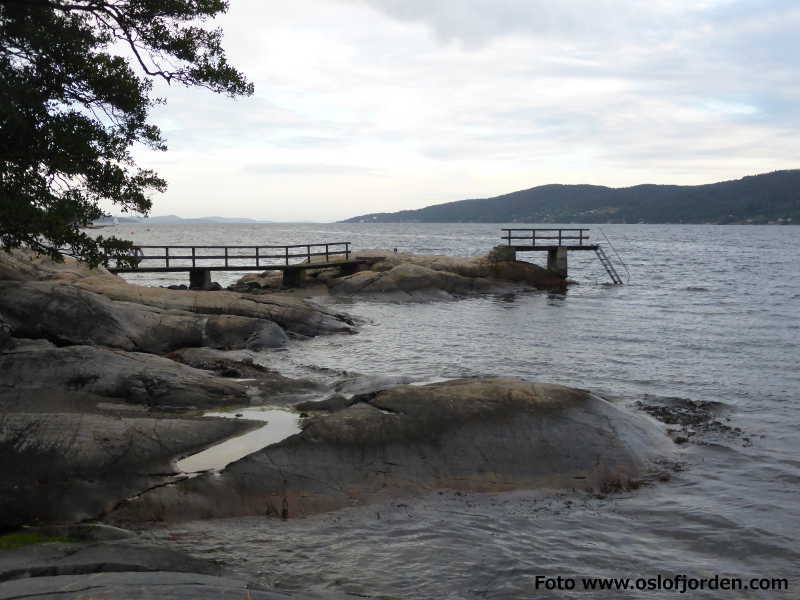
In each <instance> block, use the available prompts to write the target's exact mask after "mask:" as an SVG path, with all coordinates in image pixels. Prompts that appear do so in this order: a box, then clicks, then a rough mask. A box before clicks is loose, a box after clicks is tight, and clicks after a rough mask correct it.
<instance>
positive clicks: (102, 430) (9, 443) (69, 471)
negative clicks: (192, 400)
mask: <svg viewBox="0 0 800 600" xmlns="http://www.w3.org/2000/svg"><path fill="white" fill-rule="evenodd" d="M97 399H98V397H96V396H91V395H89V394H82V393H79V392H72V393H68V394H65V395H63V396H61V397H58V395H55V394H51V393H47V392H42V391H37V390H33V391H30V390H29V391H24V390H23V391H15V392H11V393H7V394H5V395H2V396H0V481H2V482H3V485H2V486H0V529H3V528H8V527H16V526H19V525H21V524H24V523H32V522H38V523H53V522H56V521H57V522H67V523H69V522H75V521H81V520H85V519H90V518H97V517H98V516H99V515H102V514H103V513H105V512H106V511H108V510H110V509H111V508H113V506H114V505H116V504H117V503H118V502H120V501H121V500H124V499H125V498H127V497H129V496H131V495H135V494H137V493H139V492H141V491H143V490H146V489H149V488H151V487H153V486H157V485H162V484H165V483H169V482H170V481H174V480H176V479H177V478H179V477H182V475H178V474H176V473H175V467H174V461H175V460H177V459H179V458H181V457H183V456H186V455H189V454H193V453H194V452H198V451H200V450H203V449H204V448H206V447H208V446H209V445H212V444H214V443H217V442H220V441H222V440H224V439H226V438H229V437H232V436H235V435H239V434H241V433H244V432H246V431H250V430H252V429H254V428H256V427H259V426H260V425H261V424H260V423H257V422H252V421H242V420H235V419H212V418H201V417H194V418H171V417H166V416H159V417H152V416H142V415H140V414H136V413H132V414H126V413H124V412H118V411H101V410H97V409H94V411H93V407H92V404H93V403H95V404H96V402H97ZM84 533H85V535H90V532H88V531H87V532H84ZM94 533H95V534H98V535H99V534H101V533H102V532H94ZM105 533H109V532H105Z"/></svg>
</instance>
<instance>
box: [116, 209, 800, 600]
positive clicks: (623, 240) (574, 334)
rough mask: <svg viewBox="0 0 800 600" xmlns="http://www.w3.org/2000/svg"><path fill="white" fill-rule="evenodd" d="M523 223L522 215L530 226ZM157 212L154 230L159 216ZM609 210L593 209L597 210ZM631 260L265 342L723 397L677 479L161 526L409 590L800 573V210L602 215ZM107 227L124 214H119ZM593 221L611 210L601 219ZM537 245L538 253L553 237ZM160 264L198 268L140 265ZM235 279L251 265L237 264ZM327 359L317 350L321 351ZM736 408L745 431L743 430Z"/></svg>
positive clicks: (233, 557)
mask: <svg viewBox="0 0 800 600" xmlns="http://www.w3.org/2000/svg"><path fill="white" fill-rule="evenodd" d="M515 226H517V227H519V226H521V225H515ZM500 227H502V225H478V224H386V225H357V224H348V225H344V224H342V225H338V224H331V225H309V224H303V225H277V224H274V225H273V224H268V225H249V224H248V225H223V226H219V225H207V226H206V225H200V226H198V225H192V226H190V227H186V226H155V225H149V226H144V225H132V226H131V225H125V226H120V228H119V229H120V231H119V232H117V233H118V234H119V233H122V234H128V232H129V231H131V230H133V231H134V235H133V237H134V239H135V240H136V241H137V242H138V243H140V244H146V243H165V242H172V243H191V242H197V243H226V242H227V243H232V244H233V243H236V244H246V243H263V244H281V243H305V242H311V241H331V242H333V241H343V240H349V241H352V242H353V245H354V247H355V248H357V249H358V248H376V247H378V248H380V247H383V248H394V247H397V248H398V249H399V250H401V251H409V252H433V253H443V254H452V255H463V256H470V255H477V254H483V253H485V252H486V251H487V250H488V249H489V248H491V246H492V245H494V244H495V243H496V242H498V241H499V235H500V232H499V228H500ZM148 229H149V230H148ZM595 229H597V227H596V226H595ZM603 229H604V230H605V232H606V233H607V234H608V236H609V238H610V239H611V241H612V242H613V243H614V245H615V246H616V248H617V249H618V250H619V251H620V253H621V254H622V256H623V257H624V258H625V260H626V262H627V263H628V266H629V268H630V271H631V279H630V282H629V284H628V285H626V286H622V287H612V286H607V285H605V282H606V280H607V276H606V274H605V272H604V271H603V270H602V267H601V266H600V264H599V263H598V262H597V260H596V258H595V257H594V255H593V254H591V253H583V254H580V253H573V254H570V257H569V260H570V276H571V277H572V278H573V279H575V280H577V281H578V282H579V285H577V286H573V287H571V288H570V289H569V290H568V291H567V292H566V293H548V292H531V293H524V294H512V295H502V296H485V297H473V298H467V299H464V300H458V301H450V302H436V303H428V304H396V303H379V302H361V301H359V300H358V299H354V300H351V301H349V300H346V299H342V300H339V301H337V303H336V304H335V305H334V306H335V307H336V308H337V309H341V310H344V311H347V312H349V313H351V314H354V315H355V316H357V317H359V318H361V319H363V320H364V321H365V325H364V326H363V327H362V329H361V333H359V334H358V335H356V336H346V335H341V336H327V337H320V338H315V339H312V340H306V341H302V342H293V343H292V344H291V345H290V347H289V349H288V351H287V352H282V353H275V354H265V355H263V361H264V363H265V364H269V365H271V366H273V367H275V368H277V369H279V370H281V371H282V372H284V373H286V374H289V375H291V374H303V373H305V374H310V375H312V376H315V377H329V378H330V379H331V380H333V379H335V373H336V372H341V371H347V372H349V373H357V372H360V373H365V374H368V375H380V376H394V377H402V378H410V379H412V380H414V381H424V380H436V379H440V378H453V377H463V376H490V375H508V376H515V377H524V378H526V379H532V380H540V381H547V382H553V383H561V384H565V385H572V386H577V387H581V388H586V389H590V390H592V391H594V392H596V393H598V394H600V395H602V396H604V397H610V398H612V399H613V400H614V401H615V402H617V403H619V404H621V405H624V406H626V407H629V408H630V409H631V410H635V408H634V406H635V404H636V402H637V401H642V402H644V403H647V402H650V401H660V399H663V398H666V397H679V398H682V399H685V400H686V401H690V402H696V401H701V402H714V403H719V404H720V406H721V408H723V409H724V410H721V411H720V413H719V417H718V418H719V420H720V423H722V424H724V425H725V427H727V429H726V428H722V427H720V428H717V429H714V430H708V431H698V432H697V433H696V434H695V435H694V436H692V437H690V438H689V441H688V442H687V443H685V444H683V445H682V455H681V459H682V462H683V470H681V471H678V472H675V473H673V475H672V478H671V480H670V481H666V482H659V483H656V484H654V485H651V486H648V487H644V488H640V489H638V490H634V491H631V492H626V493H622V494H612V495H609V496H608V497H605V498H595V497H592V496H588V495H584V494H573V493H564V492H550V493H548V492H541V491H540V492H525V491H520V492H516V493H513V494H492V495H462V496H459V495H455V494H453V493H450V492H448V493H444V494H441V495H439V494H435V493H434V494H432V495H430V496H428V497H425V498H421V499H415V500H413V501H410V500H400V501H398V502H395V503H389V504H384V505H378V506H370V507H363V508H354V509H348V510H346V511H339V512H337V513H332V514H328V515H321V516H318V517H315V518H311V519H304V520H298V521H286V522H284V521H279V520H267V519H262V518H259V517H251V518H246V519H224V520H216V521H206V522H198V523H190V524H186V525H180V526H176V527H172V528H166V529H163V530H154V531H152V532H149V533H147V534H146V536H148V537H150V538H153V539H158V540H161V541H163V542H164V543H169V544H171V545H177V546H179V547H181V548H184V549H187V550H189V551H190V552H192V553H194V554H196V555H199V556H206V557H209V558H214V559H217V560H220V561H222V562H224V563H225V564H226V565H228V566H229V567H231V568H233V569H235V570H236V571H238V572H239V573H241V574H243V575H245V576H248V577H252V578H255V579H256V580H257V581H259V582H261V583H262V584H264V585H269V586H274V587H277V588H279V589H285V590H292V591H299V590H308V591H317V592H320V591H324V592H338V593H346V594H356V595H367V596H377V597H391V598H493V599H494V598H497V599H500V598H509V599H512V598H513V599H517V598H549V597H553V598H586V597H607V598H641V597H647V598H673V597H675V596H676V593H675V592H644V593H640V592H627V593H626V592H617V591H615V592H608V593H607V595H606V596H603V595H602V594H599V593H597V594H591V593H587V592H585V591H583V590H582V589H577V590H575V591H572V592H569V591H561V592H547V593H545V592H542V591H536V590H535V589H534V587H533V586H534V578H535V576H536V575H537V574H541V575H548V576H556V575H562V576H573V575H577V576H586V575H607V576H612V577H632V578H635V577H655V576H656V575H658V574H665V575H666V574H672V575H674V574H686V575H689V576H694V577H711V576H713V575H714V574H717V573H719V574H728V575H736V576H742V577H745V576H748V577H749V576H759V577H787V578H789V579H790V585H791V587H790V592H789V594H785V595H782V594H778V593H771V592H742V593H739V594H738V595H736V594H734V593H732V592H729V591H716V592H708V591H706V592H695V593H693V594H692V595H691V597H693V598H720V599H721V598H731V597H742V598H767V597H773V596H774V597H794V596H796V595H797V593H798V590H800V580H798V579H797V564H798V560H800V550H799V549H798V548H799V546H798V533H797V532H798V531H800V502H798V501H797V497H798V492H800V458H798V450H797V449H798V448H800V427H798V425H800V403H798V397H800V369H798V366H799V365H800V229H799V228H797V227H769V226H752V227H747V226H726V227H721V226H678V225H671V226H656V225H608V226H603ZM104 233H107V231H105V232H104ZM592 233H593V234H594V233H596V232H595V231H593V232H592ZM530 259H531V260H533V261H535V262H539V263H541V261H542V257H540V256H532V257H530ZM137 277H138V278H139V279H140V280H141V281H142V282H145V283H149V284H157V285H164V284H167V283H183V276H182V275H180V274H179V275H172V276H171V278H172V279H170V280H168V279H165V278H163V276H158V278H150V279H148V278H146V277H145V276H144V275H142V276H137ZM224 277H225V278H227V280H224V279H222V276H221V277H220V281H221V283H223V284H226V283H230V282H231V281H233V280H235V279H236V277H237V276H236V275H230V274H227V275H225V276H224ZM320 367H322V368H324V369H330V370H331V371H320V370H319V368H320ZM736 428H739V429H740V430H741V432H737V431H736Z"/></svg>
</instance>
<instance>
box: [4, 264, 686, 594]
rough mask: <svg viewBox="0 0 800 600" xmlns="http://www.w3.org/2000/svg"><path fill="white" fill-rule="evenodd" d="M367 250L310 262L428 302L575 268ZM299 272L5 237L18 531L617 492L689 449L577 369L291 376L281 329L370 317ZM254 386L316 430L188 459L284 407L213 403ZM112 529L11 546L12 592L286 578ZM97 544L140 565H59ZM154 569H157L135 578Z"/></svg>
mask: <svg viewBox="0 0 800 600" xmlns="http://www.w3.org/2000/svg"><path fill="white" fill-rule="evenodd" d="M364 256H371V257H372V258H373V260H371V261H370V263H369V265H368V266H367V267H366V268H365V269H364V270H362V271H360V272H357V273H354V274H339V273H337V272H336V271H335V270H330V269H319V270H315V269H310V270H309V272H308V275H307V285H309V286H310V287H311V288H314V289H316V288H319V289H324V291H325V293H328V294H332V295H337V296H338V295H341V296H353V295H357V296H359V297H365V298H367V297H377V298H381V299H390V300H396V301H408V300H411V301H420V300H430V299H449V298H455V297H459V296H461V295H466V294H471V293H477V292H486V291H502V290H507V289H516V288H518V287H519V286H524V287H550V286H563V285H564V284H565V282H564V281H563V280H562V279H560V278H558V276H556V275H554V274H552V273H550V272H548V271H546V270H545V269H541V268H539V267H536V266H535V265H530V264H528V263H517V262H511V261H507V260H504V259H503V256H502V255H501V254H495V253H492V254H490V255H488V256H485V257H479V258H473V259H460V258H451V257H441V256H424V257H421V256H418V255H408V254H402V253H394V252H391V253H387V252H383V253H379V252H377V251H374V252H372V251H370V252H366V253H364ZM315 286H316V288H315ZM277 287H279V284H276V278H275V276H274V274H271V273H264V274H261V275H255V276H252V275H250V276H246V277H244V278H242V280H241V281H240V282H239V283H238V284H236V285H235V286H234V289H233V290H228V291H215V292H203V291H192V290H170V289H162V288H147V287H141V286H136V285H132V284H128V283H126V282H125V281H124V280H123V279H121V278H119V277H117V276H115V275H112V274H111V273H109V272H107V271H105V270H104V269H102V268H100V269H95V270H90V269H88V268H86V267H85V266H84V265H82V264H80V263H77V262H75V261H72V260H70V259H67V260H66V261H65V262H64V263H53V262H51V261H49V260H47V259H43V258H41V257H38V256H36V255H34V254H31V253H28V252H23V251H18V252H15V253H13V254H8V253H0V465H2V467H0V468H1V469H2V473H0V475H2V477H3V480H4V482H5V485H4V486H3V488H2V490H0V530H5V531H11V530H14V529H15V528H18V527H21V526H25V525H29V524H31V523H40V524H42V523H45V524H46V523H61V524H69V523H78V522H82V521H87V520H97V519H101V520H104V521H106V522H111V523H116V524H123V525H126V526H134V527H145V526H148V524H150V523H152V522H154V521H162V522H163V521H175V520H183V519H202V518H210V517H220V516H232V515H267V516H273V517H279V518H295V517H303V516H307V515H311V514H315V513H319V512H324V511H331V510H336V509H339V508H342V507H346V506H351V505H358V504H366V503H370V502H374V501H380V500H384V499H386V498H396V497H408V496H413V495H415V494H420V493H426V492H429V491H432V490H441V489H451V490H461V491H468V492H483V491H505V490H513V489H530V488H556V489H564V490H584V491H589V492H591V493H595V494H607V493H611V492H614V491H616V490H621V489H630V488H635V487H638V486H640V485H642V483H644V482H646V481H648V480H650V479H652V478H655V477H659V476H661V475H660V471H661V468H660V467H659V464H660V463H661V462H662V461H665V460H669V459H670V458H671V456H672V454H673V452H674V446H673V443H672V441H671V440H670V438H669V437H668V436H667V435H666V434H665V432H664V429H663V427H661V426H660V425H658V424H657V423H656V422H655V421H652V420H651V419H649V417H647V416H645V415H642V414H632V413H630V412H627V411H625V410H623V409H621V408H619V407H617V406H615V405H613V404H611V403H609V402H607V401H606V400H604V399H602V398H598V397H596V396H594V395H592V394H591V393H589V392H586V391H583V390H578V389H573V388H566V387H562V386H557V385H547V384H540V383H533V382H527V381H521V380H516V379H465V380H454V381H447V382H442V383H436V384H429V385H424V386H423V385H401V384H403V383H408V382H405V381H394V380H390V379H387V378H380V377H377V378H372V379H361V380H357V381H352V380H347V379H345V378H342V379H341V380H340V381H338V382H337V383H336V384H334V385H330V384H323V383H320V382H319V381H316V380H312V379H297V378H291V377H287V376H285V375H283V374H282V373H281V372H280V371H281V368H280V349H281V348H283V347H285V346H286V345H287V344H290V343H293V341H292V340H295V339H303V338H307V337H310V336H317V335H327V334H353V333H356V332H357V323H356V322H355V321H354V320H353V319H352V318H350V317H349V316H347V315H345V314H342V313H340V312H337V311H335V310H331V309H330V308H327V307H325V306H322V305H320V304H316V303H314V302H312V301H310V300H308V299H305V298H303V297H301V295H298V294H287V293H281V292H280V291H278V290H277V289H276V288H277ZM306 295H309V294H306ZM333 392H338V394H336V395H331V394H332V393H333ZM310 394H313V395H315V401H308V398H309V395H310ZM325 398H327V399H326V400H324V401H322V402H319V400H323V399H325ZM249 405H272V406H275V405H280V406H289V407H291V406H295V410H296V411H297V414H298V418H299V417H302V421H301V431H300V433H298V434H295V435H292V436H290V437H288V438H286V439H284V440H283V441H281V442H279V443H276V444H272V445H269V446H267V447H265V448H263V449H261V450H259V451H257V452H255V453H252V454H250V455H248V456H245V457H244V458H241V459H239V460H236V461H235V462H233V463H231V464H229V465H228V466H227V467H226V468H224V470H222V471H221V472H217V473H181V472H179V471H178V469H177V468H176V463H177V461H178V460H179V459H180V458H183V457H186V456H189V455H192V454H194V453H196V452H199V451H200V450H203V449H206V448H209V447H213V446H215V445H216V444H218V443H220V442H221V441H223V440H226V439H229V438H231V437H233V436H237V435H241V434H243V433H245V432H248V431H252V430H255V429H257V428H260V427H262V426H263V423H260V422H254V421H247V420H244V419H233V418H211V417H203V416H201V415H202V412H203V411H205V410H208V409H220V408H225V407H242V406H249ZM65 543H66V542H65ZM70 543H71V542H70ZM97 543H98V544H106V545H110V546H113V547H109V548H106V549H102V550H83V549H81V547H78V548H77V549H75V548H72V547H67V546H56V545H54V546H51V545H47V546H45V547H42V548H39V549H26V550H16V551H5V550H0V599H2V598H11V597H17V596H19V595H20V594H23V593H27V594H35V595H37V597H38V595H41V596H42V597H47V595H48V593H50V591H52V590H55V589H56V588H58V589H60V590H64V591H65V592H69V593H73V592H74V595H77V594H78V593H79V592H80V591H81V590H83V589H84V586H90V587H91V586H95V585H97V588H96V590H97V597H118V596H115V594H119V590H120V589H122V588H121V587H120V586H126V585H129V586H134V588H136V586H140V587H138V588H136V589H140V590H141V594H140V597H151V596H152V597H155V592H154V591H153V590H155V589H156V588H157V586H162V587H158V588H157V589H160V590H161V593H164V594H168V595H167V596H159V597H175V598H182V597H187V598H188V597H206V596H208V597H219V596H217V595H216V594H219V593H222V592H221V591H220V590H234V591H235V593H240V592H243V591H247V594H249V595H248V596H245V597H252V598H280V597H282V596H280V595H278V594H273V593H272V592H268V591H264V590H252V591H251V590H248V589H247V586H246V584H245V583H242V582H238V581H229V580H226V579H225V578H224V577H223V578H221V579H220V578H219V575H220V573H216V572H215V573H210V572H207V571H206V570H204V569H205V567H202V568H201V567H199V566H198V565H197V564H195V563H192V562H191V560H190V559H188V558H187V559H186V560H187V561H188V562H186V563H185V564H189V563H191V565H190V566H188V567H186V569H184V568H183V567H181V568H172V567H170V568H164V569H160V567H161V566H164V565H170V564H173V563H170V562H169V560H167V558H164V560H163V561H161V559H155V558H154V559H153V561H151V563H148V564H149V565H150V566H146V565H145V566H143V564H142V562H141V560H140V558H141V557H139V558H136V555H135V553H134V551H132V550H127V549H125V548H126V547H125V545H124V542H120V541H114V542H108V541H107V540H103V541H97ZM20 552H21V554H20ZM92 552H96V553H99V554H102V553H106V552H107V553H109V556H118V557H119V561H118V563H114V561H111V562H110V563H108V564H112V563H113V564H119V565H122V567H120V569H117V570H114V569H111V571H114V572H113V573H109V572H108V571H109V569H107V568H105V567H103V568H102V569H101V568H100V567H97V566H96V565H95V566H94V567H80V568H79V567H74V568H72V567H70V568H64V569H61V568H59V567H57V565H58V564H61V562H62V561H65V560H66V562H67V563H69V564H72V563H71V562H70V560H73V559H70V558H69V557H74V556H82V555H85V556H89V555H90V554H91V553H92ZM37 553H38V554H37ZM99 554H98V555H99ZM153 556H155V555H153ZM15 557H16V558H15ZM37 557H38V558H37ZM4 560H5V561H6V562H5V563H4V562H3V561H4ZM37 560H38V561H39V562H40V563H41V564H42V565H49V566H42V569H41V570H39V571H36V572H35V573H34V572H28V574H27V575H25V574H22V575H21V574H20V573H21V572H20V571H18V570H17V571H15V570H14V569H13V568H11V567H8V566H7V565H8V564H11V563H13V564H16V565H19V564H22V563H26V562H27V563H31V564H33V563H35V562H36V561H37ZM170 560H172V559H170ZM181 560H182V559H181ZM181 560H179V559H178V558H175V561H177V563H181ZM9 561H10V563H9ZM15 561H16V562H15ZM73 562H74V561H73ZM177 563H175V564H177ZM37 564H38V563H37ZM85 564H88V565H94V564H95V563H93V562H92V561H91V560H88V559H87V561H86V562H85ZM104 564H106V563H104ZM181 564H184V563H181ZM15 568H16V567H15ZM142 572H147V573H149V574H148V575H146V576H145V575H141V574H136V575H134V573H142ZM164 572H168V573H167V574H164ZM187 572H189V573H191V577H190V578H194V579H193V581H194V582H195V583H193V584H191V585H193V586H199V587H196V589H193V591H192V592H191V593H190V592H187V591H186V590H187V588H184V587H182V586H184V585H185V584H186V581H188V579H187V577H189V576H187V575H186V573H187ZM9 573H10V574H9ZM15 573H16V574H15ZM98 574H102V577H100V578H97V577H95V578H92V577H94V575H98ZM222 575H224V574H222ZM65 577H68V578H70V579H64V578H65ZM26 579H27V580H26ZM184 580H186V581H184ZM98 582H99V583H98ZM147 586H156V587H147ZM203 586H205V587H203ZM134 588H127V589H134ZM86 589H89V588H86ZM91 589H95V588H94V587H91ZM148 590H149V591H148ZM194 592H197V595H192V594H193V593H194ZM225 593H228V592H227V591H226V592H225ZM169 594H172V595H169ZM59 597H63V596H59ZM67 597H69V596H67ZM76 597H77V596H76ZM225 597H227V596H225ZM231 597H241V596H235V595H232V596H231Z"/></svg>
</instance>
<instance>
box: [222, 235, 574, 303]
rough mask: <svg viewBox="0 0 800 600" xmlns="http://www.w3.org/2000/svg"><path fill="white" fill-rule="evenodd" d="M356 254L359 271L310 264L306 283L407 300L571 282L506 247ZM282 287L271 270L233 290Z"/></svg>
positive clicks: (320, 289)
mask: <svg viewBox="0 0 800 600" xmlns="http://www.w3.org/2000/svg"><path fill="white" fill-rule="evenodd" d="M352 256H353V258H354V259H362V260H364V261H365V264H364V265H363V266H362V268H361V269H360V270H359V271H358V272H356V273H352V274H341V273H339V272H338V271H337V270H335V269H319V270H315V269H308V270H307V271H305V273H304V279H303V281H302V283H303V285H304V286H306V287H309V288H312V289H313V291H314V293H316V294H330V295H333V296H357V297H359V298H362V299H364V298H375V299H380V300H383V301H386V300H390V301H397V302H407V301H431V300H445V299H452V298H457V297H460V296H466V295H469V294H476V293H502V292H508V291H511V290H517V289H524V288H528V289H531V288H534V289H543V288H544V289H553V288H555V289H559V288H564V287H565V286H566V285H567V284H568V283H570V282H569V281H567V280H565V279H564V278H563V277H561V276H559V275H557V274H556V273H553V272H551V271H548V270H547V269H544V268H542V267H540V266H538V265H535V264H532V263H528V262H524V261H517V260H509V255H508V253H507V252H506V251H505V248H504V247H502V246H499V247H497V248H495V249H494V250H492V251H491V252H489V253H488V254H486V255H485V256H475V257H471V258H464V257H454V256H442V255H437V254H410V253H406V252H390V251H386V250H361V251H358V252H354V253H353V255H352ZM281 286H282V280H281V275H280V273H278V272H275V271H265V272H263V273H260V274H250V275H245V276H244V277H242V278H241V279H240V280H239V281H238V282H237V283H236V284H234V285H233V286H232V289H234V290H238V291H246V292H249V293H255V294H259V293H264V292H269V291H274V290H278V289H280V288H281Z"/></svg>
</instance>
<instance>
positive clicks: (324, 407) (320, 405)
mask: <svg viewBox="0 0 800 600" xmlns="http://www.w3.org/2000/svg"><path fill="white" fill-rule="evenodd" d="M353 402H355V400H354V399H352V398H347V397H346V396H342V395H341V394H334V395H333V396H330V397H329V398H326V399H325V400H318V401H317V400H309V401H306V402H300V403H298V404H295V405H294V406H293V408H294V409H295V410H302V411H308V412H317V411H322V412H336V411H337V410H342V409H343V408H347V407H348V406H350V405H351V404H353Z"/></svg>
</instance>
